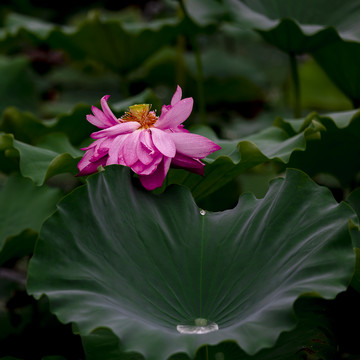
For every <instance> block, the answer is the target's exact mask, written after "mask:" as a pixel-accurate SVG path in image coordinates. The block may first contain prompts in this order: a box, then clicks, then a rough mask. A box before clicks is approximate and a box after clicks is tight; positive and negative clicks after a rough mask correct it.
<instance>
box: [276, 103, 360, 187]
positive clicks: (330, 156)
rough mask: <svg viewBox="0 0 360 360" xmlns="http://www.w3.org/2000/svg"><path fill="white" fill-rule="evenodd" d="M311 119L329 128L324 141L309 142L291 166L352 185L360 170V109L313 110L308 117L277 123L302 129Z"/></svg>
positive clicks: (324, 133) (295, 129)
mask: <svg viewBox="0 0 360 360" xmlns="http://www.w3.org/2000/svg"><path fill="white" fill-rule="evenodd" d="M309 118H312V121H316V122H319V123H321V124H322V125H323V126H324V127H325V128H326V131H324V132H322V135H321V141H309V142H308V143H307V147H306V151H304V152H294V153H293V154H292V156H291V158H290V161H289V163H288V164H287V166H289V167H296V168H299V169H301V170H304V171H305V172H306V173H308V174H309V175H310V176H314V175H317V174H319V173H330V174H332V175H334V176H336V177H337V178H338V179H339V180H340V182H341V184H342V185H343V186H344V187H347V188H351V187H352V186H353V184H354V183H355V181H356V174H357V173H358V172H359V171H360V149H359V142H360V135H359V134H360V112H359V111H357V110H355V111H345V112H339V113H330V114H324V115H319V114H316V113H313V114H311V115H309V116H308V118H305V119H299V120H282V119H278V120H277V124H278V126H281V127H283V128H284V129H285V128H287V129H288V131H295V132H298V131H302V128H304V126H306V122H307V121H309ZM291 129H292V130H291Z"/></svg>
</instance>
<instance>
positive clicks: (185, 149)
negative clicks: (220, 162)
mask: <svg viewBox="0 0 360 360" xmlns="http://www.w3.org/2000/svg"><path fill="white" fill-rule="evenodd" d="M169 136H171V138H172V139H173V141H174V143H175V146H176V151H177V152H178V153H181V154H183V155H186V156H189V157H191V158H198V159H202V158H204V157H206V156H208V155H209V154H210V153H212V152H214V151H217V150H220V149H221V147H220V146H219V145H217V144H215V143H214V142H213V141H211V140H209V139H208V138H206V137H204V136H201V135H197V134H191V133H183V132H176V133H170V134H169Z"/></svg>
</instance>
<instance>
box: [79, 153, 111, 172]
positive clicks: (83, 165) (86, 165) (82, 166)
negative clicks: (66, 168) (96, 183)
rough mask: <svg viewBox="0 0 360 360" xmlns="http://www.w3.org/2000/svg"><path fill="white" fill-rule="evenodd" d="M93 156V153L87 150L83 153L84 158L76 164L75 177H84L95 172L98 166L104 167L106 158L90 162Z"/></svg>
mask: <svg viewBox="0 0 360 360" xmlns="http://www.w3.org/2000/svg"><path fill="white" fill-rule="evenodd" d="M92 155H93V151H92V150H89V151H88V152H86V153H85V155H84V157H83V158H82V159H81V160H80V161H79V163H78V165H77V166H78V169H79V173H78V174H77V175H76V176H84V175H89V174H93V173H96V172H97V169H98V167H99V166H105V164H106V159H107V156H104V157H102V158H101V159H99V160H97V161H95V162H91V161H90V158H91V157H92Z"/></svg>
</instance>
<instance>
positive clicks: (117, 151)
mask: <svg viewBox="0 0 360 360" xmlns="http://www.w3.org/2000/svg"><path fill="white" fill-rule="evenodd" d="M128 136H130V134H122V135H119V136H117V137H116V138H115V139H113V141H112V143H111V145H110V146H109V158H108V159H107V162H106V165H111V164H120V165H125V162H124V160H123V158H122V145H123V143H124V141H125V139H126V138H127V137H128Z"/></svg>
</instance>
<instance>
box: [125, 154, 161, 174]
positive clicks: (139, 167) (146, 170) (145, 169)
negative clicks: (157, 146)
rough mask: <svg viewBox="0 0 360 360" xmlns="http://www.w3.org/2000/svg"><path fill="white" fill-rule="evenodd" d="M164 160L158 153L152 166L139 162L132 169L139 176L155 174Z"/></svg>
mask: <svg viewBox="0 0 360 360" xmlns="http://www.w3.org/2000/svg"><path fill="white" fill-rule="evenodd" d="M162 159H163V156H162V154H160V153H158V154H157V155H156V156H154V158H153V161H152V162H151V164H148V165H145V164H143V163H142V162H140V161H137V162H136V163H135V164H134V165H133V166H132V167H131V169H132V171H134V172H135V173H136V174H138V175H150V174H152V173H154V172H155V170H156V169H157V167H158V165H159V164H160V162H161V160H162Z"/></svg>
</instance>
